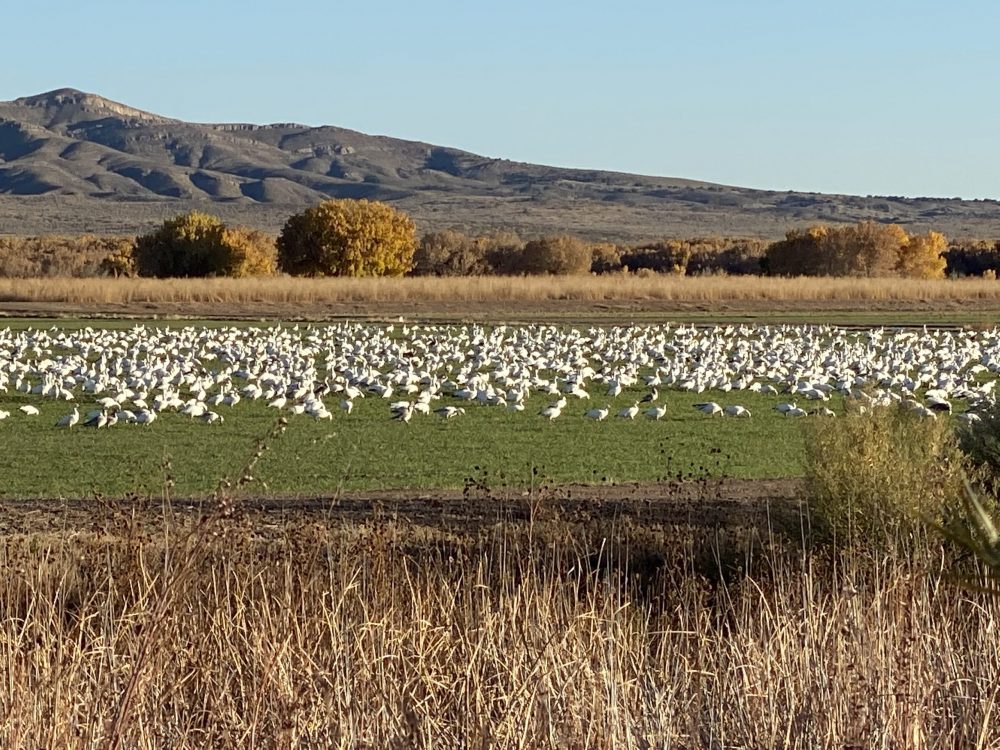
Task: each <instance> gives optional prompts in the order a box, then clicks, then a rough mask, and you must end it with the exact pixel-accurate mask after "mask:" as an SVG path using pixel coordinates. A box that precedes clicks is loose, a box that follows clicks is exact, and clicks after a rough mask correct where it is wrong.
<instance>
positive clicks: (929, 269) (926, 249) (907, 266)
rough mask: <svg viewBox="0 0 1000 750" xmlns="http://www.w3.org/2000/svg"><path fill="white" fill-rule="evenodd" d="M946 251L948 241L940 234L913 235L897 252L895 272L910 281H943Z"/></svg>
mask: <svg viewBox="0 0 1000 750" xmlns="http://www.w3.org/2000/svg"><path fill="white" fill-rule="evenodd" d="M947 250H948V240H946V239H945V236H944V235H943V234H941V233H940V232H928V233H927V234H917V235H913V236H912V237H910V239H909V242H907V243H906V244H905V245H903V247H901V248H900V250H899V256H898V258H897V260H896V270H897V271H898V272H899V274H900V276H906V277H908V278H911V279H943V278H944V271H945V267H946V266H947V265H948V263H947V261H946V260H945V259H944V253H945V252H946V251H947Z"/></svg>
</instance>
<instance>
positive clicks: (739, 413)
mask: <svg viewBox="0 0 1000 750" xmlns="http://www.w3.org/2000/svg"><path fill="white" fill-rule="evenodd" d="M723 411H724V412H725V415H726V416H727V417H747V418H748V419H749V418H750V416H751V414H750V410H749V409H748V408H746V407H745V406H740V405H739V404H734V405H733V406H727V407H726V408H725V409H723Z"/></svg>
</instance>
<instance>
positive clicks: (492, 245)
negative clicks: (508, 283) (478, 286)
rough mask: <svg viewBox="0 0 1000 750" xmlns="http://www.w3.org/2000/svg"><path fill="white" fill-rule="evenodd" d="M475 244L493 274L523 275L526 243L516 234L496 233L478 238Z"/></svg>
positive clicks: (508, 232) (507, 232)
mask: <svg viewBox="0 0 1000 750" xmlns="http://www.w3.org/2000/svg"><path fill="white" fill-rule="evenodd" d="M475 242H476V247H477V248H478V249H479V250H480V252H482V254H483V257H484V258H485V259H486V262H487V263H488V264H489V267H490V269H491V271H492V272H493V273H496V274H502V275H510V274H517V273H523V272H522V271H521V259H522V253H523V252H524V241H523V240H522V239H521V238H520V237H519V236H518V235H517V233H516V232H510V231H495V232H491V233H490V234H485V235H481V236H479V237H476V240H475Z"/></svg>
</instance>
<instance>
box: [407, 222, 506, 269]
mask: <svg viewBox="0 0 1000 750" xmlns="http://www.w3.org/2000/svg"><path fill="white" fill-rule="evenodd" d="M491 270H492V269H491V268H490V264H489V262H488V261H487V259H486V251H485V249H484V248H483V247H482V246H481V245H479V244H478V243H477V242H476V240H473V239H472V238H471V237H469V236H468V235H465V234H462V233H461V232H456V231H453V230H445V231H443V232H428V233H427V234H425V235H424V236H423V237H421V238H420V242H419V243H418V245H417V249H416V252H415V253H414V254H413V275H414V276H482V275H483V274H488V273H490V271H491Z"/></svg>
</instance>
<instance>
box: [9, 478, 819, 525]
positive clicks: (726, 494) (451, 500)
mask: <svg viewBox="0 0 1000 750" xmlns="http://www.w3.org/2000/svg"><path fill="white" fill-rule="evenodd" d="M802 496H803V493H802V482H801V481H800V480H756V481H745V480H717V481H699V482H678V483H670V484H644V485H614V486H583V485H581V486H561V487H553V488H548V487H543V488H541V489H538V490H535V491H532V492H529V491H524V492H521V491H510V492H507V493H502V494H493V493H491V492H488V491H485V490H482V489H477V488H475V487H473V488H470V489H468V490H466V491H464V492H461V491H450V492H424V491H420V492H417V491H405V490H397V491H392V492H350V493H345V494H343V495H342V496H339V497H295V498H292V497H284V498H275V497H246V498H240V499H238V500H237V501H236V502H235V507H236V509H237V512H238V513H239V514H240V515H241V516H243V517H244V518H245V520H247V521H248V522H249V523H250V524H251V526H253V527H256V528H260V529H266V528H269V527H270V528H273V527H274V526H275V525H282V524H285V523H292V522H317V523H329V524H337V523H342V524H349V523H361V522H364V521H366V520H371V519H373V518H376V517H378V518H382V519H386V518H388V519H392V520H395V521H398V522H401V523H406V524H413V525H419V526H428V527H434V528H436V529H441V530H450V531H455V532H459V533H468V532H473V533H474V532H475V531H477V530H478V529H480V528H483V527H486V526H491V525H494V524H496V523H499V522H512V523H520V522H525V523H526V522H529V521H531V520H533V519H537V518H558V517H563V518H567V519H571V520H574V521H590V520H593V521H611V520H615V519H623V520H625V519H627V520H629V521H631V522H633V523H636V524H640V525H646V524H648V525H662V526H666V525H685V526H695V527H708V528H714V527H747V526H751V527H761V528H775V527H783V528H785V529H787V530H794V529H795V528H798V526H799V525H800V524H801V523H802V522H803V519H804V516H803V513H804V509H803V506H802V503H801V497H802ZM211 508H212V505H211V503H210V501H185V500H179V499H175V500H172V501H170V502H169V503H165V502H163V501H162V500H147V499H141V498H135V499H126V500H119V501H114V502H108V501H105V500H103V499H102V498H99V497H98V498H90V499H85V500H60V499H51V500H16V501H7V502H5V503H3V505H2V507H0V535H20V534H37V533H53V532H72V531H93V530H99V529H101V528H107V527H108V526H109V525H118V524H120V523H121V522H122V521H123V519H124V520H127V519H130V518H132V519H136V520H139V521H141V522H142V524H143V526H144V527H146V528H149V527H150V526H154V527H155V526H156V525H157V524H158V523H160V522H162V520H163V518H164V517H165V514H174V515H175V516H181V517H186V518H189V519H194V518H197V517H198V515H199V514H204V513H207V512H209V511H210V510H211Z"/></svg>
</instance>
